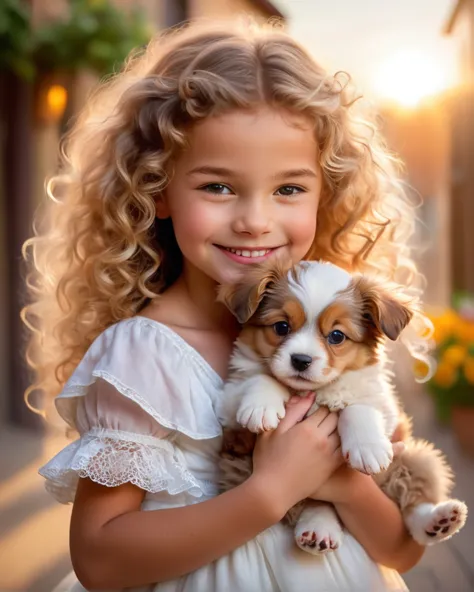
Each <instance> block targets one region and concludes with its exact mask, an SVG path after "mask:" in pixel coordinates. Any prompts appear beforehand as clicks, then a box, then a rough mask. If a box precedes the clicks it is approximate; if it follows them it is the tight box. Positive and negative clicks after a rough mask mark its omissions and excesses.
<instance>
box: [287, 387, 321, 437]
mask: <svg viewBox="0 0 474 592" xmlns="http://www.w3.org/2000/svg"><path fill="white" fill-rule="evenodd" d="M315 396H316V395H315V394H314V393H310V394H309V395H307V396H306V397H298V396H294V397H292V398H291V399H290V400H289V401H288V403H287V405H286V414H285V417H284V418H283V419H282V420H281V421H280V423H279V424H278V427H277V430H279V431H280V432H286V431H287V430H289V429H290V428H292V427H293V426H294V425H296V424H297V423H298V422H300V421H301V420H302V419H303V418H304V416H305V415H306V414H307V413H308V411H309V409H310V407H311V405H312V404H313V403H314V398H315Z"/></svg>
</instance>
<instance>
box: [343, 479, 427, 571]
mask: <svg viewBox="0 0 474 592" xmlns="http://www.w3.org/2000/svg"><path fill="white" fill-rule="evenodd" d="M355 473H356V474H355V475H353V485H352V487H351V488H350V495H349V496H347V497H346V498H345V499H343V500H341V501H339V502H336V503H335V506H336V510H337V513H338V514H339V517H340V518H341V520H342V523H343V524H344V525H345V526H346V528H347V530H348V531H349V532H350V533H351V534H352V535H353V536H354V537H355V538H356V539H357V540H358V541H359V543H360V544H361V545H362V546H363V547H364V549H365V550H366V551H367V553H368V554H369V555H370V556H371V557H372V559H373V560H374V561H376V562H377V563H381V564H382V565H385V566H387V567H391V568H393V569H396V570H397V571H399V572H401V573H403V572H406V571H408V570H409V569H411V568H412V567H414V566H415V565H416V564H417V563H418V561H420V559H421V558H422V556H423V552H424V547H422V546H421V545H419V544H418V543H417V542H415V541H414V540H413V539H412V537H411V536H410V534H409V532H408V530H407V528H406V526H405V523H404V520H403V517H402V514H401V512H400V509H399V507H398V506H397V505H396V504H395V502H393V501H392V500H391V499H390V498H389V497H387V496H386V495H385V493H384V492H383V491H382V490H381V489H380V488H379V487H378V485H377V484H376V483H375V481H374V480H373V479H372V477H369V476H368V475H363V474H362V473H359V472H357V471H355Z"/></svg>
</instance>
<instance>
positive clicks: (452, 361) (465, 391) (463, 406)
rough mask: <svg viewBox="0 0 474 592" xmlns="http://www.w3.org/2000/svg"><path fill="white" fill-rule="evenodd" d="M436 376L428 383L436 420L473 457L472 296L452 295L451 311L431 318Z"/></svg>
mask: <svg viewBox="0 0 474 592" xmlns="http://www.w3.org/2000/svg"><path fill="white" fill-rule="evenodd" d="M431 320H432V321H433V325H434V335H433V338H434V340H435V344H436V350H435V351H436V360H437V368H436V372H435V374H434V375H433V377H432V378H431V380H430V381H429V382H428V389H429V391H430V393H431V395H432V397H433V400H434V402H435V408H436V412H437V416H438V419H439V420H440V421H442V422H444V423H450V424H451V426H452V428H453V431H454V432H455V434H456V436H457V438H458V441H459V443H460V445H461V447H462V448H463V449H464V450H465V451H466V452H468V453H469V454H470V455H472V456H474V296H472V295H470V294H466V293H459V294H456V295H455V297H454V299H453V307H452V308H450V309H448V310H445V311H443V312H441V314H435V315H432V316H431Z"/></svg>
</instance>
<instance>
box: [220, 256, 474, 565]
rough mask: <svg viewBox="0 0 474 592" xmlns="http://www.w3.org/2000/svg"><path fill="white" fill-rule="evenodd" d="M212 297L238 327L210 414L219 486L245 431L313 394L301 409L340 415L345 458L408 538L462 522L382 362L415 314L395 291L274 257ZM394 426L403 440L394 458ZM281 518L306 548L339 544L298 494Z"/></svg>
mask: <svg viewBox="0 0 474 592" xmlns="http://www.w3.org/2000/svg"><path fill="white" fill-rule="evenodd" d="M220 299H221V300H222V301H223V302H225V303H226V305H227V306H228V307H229V308H230V310H231V311H232V312H233V313H234V314H235V316H236V317H237V319H238V320H239V321H240V322H241V323H242V324H243V329H242V332H241V334H240V336H239V338H238V339H237V341H236V344H235V349H234V352H233V355H232V358H231V363H230V376H229V379H228V381H227V383H226V386H225V388H224V393H223V397H222V399H221V401H220V402H219V407H218V410H217V411H218V416H219V418H220V421H221V422H222V424H223V426H224V427H225V430H224V434H225V438H224V449H223V454H222V462H221V469H222V480H221V485H222V489H224V490H225V489H229V488H231V487H234V486H235V485H237V484H238V483H239V482H241V481H243V480H245V478H247V477H248V476H249V474H250V472H251V470H252V469H251V456H250V454H249V452H250V451H251V449H252V447H253V442H254V437H255V436H254V434H256V433H258V432H261V431H263V430H272V429H274V428H276V427H277V425H278V423H279V421H280V419H281V418H283V417H284V415H285V404H286V402H287V401H288V399H289V398H290V396H291V395H292V394H300V395H304V394H306V393H307V392H308V391H316V400H315V403H314V405H313V406H312V408H311V409H310V411H309V414H311V413H313V412H314V411H316V409H317V408H318V407H319V406H326V407H328V408H329V409H330V410H331V411H339V412H340V417H339V424H338V430H339V435H340V438H341V448H342V454H343V455H344V457H345V459H346V460H347V462H348V463H349V464H350V466H352V467H353V468H355V469H358V470H360V471H362V472H365V473H369V474H372V475H374V478H375V479H376V481H377V483H378V484H379V486H380V487H381V488H382V489H383V490H384V491H385V492H386V493H387V495H389V496H390V497H391V498H392V499H393V500H394V501H395V502H396V503H397V504H398V505H399V507H400V508H401V510H402V513H403V516H404V519H405V523H406V525H407V528H408V529H409V531H410V533H411V535H412V536H413V538H414V539H415V540H416V541H418V542H419V543H421V544H422V545H430V544H433V543H436V542H438V541H441V540H445V539H447V538H449V537H450V536H452V535H453V534H454V533H455V532H457V531H458V530H459V529H460V528H461V527H462V526H463V525H464V522H465V520H466V515H467V508H466V506H465V504H464V503H463V502H460V501H458V500H454V499H448V494H449V492H450V490H451V488H452V473H451V469H450V467H449V466H448V465H447V463H446V461H445V460H444V458H443V456H442V454H441V452H439V451H438V450H435V449H434V447H433V445H432V444H429V443H428V442H425V441H421V440H415V439H413V438H412V437H411V425H410V421H409V420H408V418H407V417H406V416H405V415H404V413H403V412H402V411H401V410H400V405H399V402H398V400H397V397H396V396H395V393H394V388H393V386H392V382H391V373H390V371H389V370H388V368H387V364H386V361H385V357H384V348H383V342H384V341H385V339H386V338H389V339H391V340H396V339H397V338H398V336H399V335H400V333H401V332H402V331H403V329H404V328H405V326H406V325H407V324H408V323H409V321H410V319H411V317H412V314H413V313H412V311H411V309H410V305H409V303H408V302H404V300H403V298H402V296H401V295H399V294H397V292H396V291H393V289H387V287H386V286H384V285H383V284H381V283H378V282H376V281H373V280H370V279H368V278H366V277H364V276H360V275H359V276H353V275H351V274H350V273H348V272H346V271H345V270H343V269H341V268H339V267H337V266H335V265H332V264H329V263H324V262H303V263H300V264H298V265H296V266H294V267H292V268H291V269H290V270H289V271H288V267H286V268H285V267H284V266H282V265H281V264H280V263H278V262H277V263H276V264H273V265H271V266H270V267H268V266H266V267H264V268H262V267H261V266H260V267H257V268H256V269H255V270H254V272H253V275H252V274H251V275H250V277H247V278H246V280H245V281H244V282H242V283H240V284H238V285H234V286H227V287H223V288H222V290H221V293H220ZM282 323H286V325H284V324H282ZM287 327H288V328H289V331H288V334H287V335H283V334H282V333H285V332H286V328H287ZM279 333H280V335H279ZM341 333H342V334H343V336H344V337H343V339H341ZM339 341H340V343H334V342H339ZM397 426H399V429H400V428H401V429H402V431H403V432H404V437H403V440H404V442H405V445H406V447H405V451H404V452H403V453H401V454H400V455H399V456H397V457H396V458H395V459H393V452H392V445H391V441H390V437H391V436H392V434H393V433H394V431H395V428H397ZM242 428H244V429H242ZM286 519H287V520H288V522H289V523H290V524H291V525H294V526H295V540H296V543H297V544H298V546H299V547H300V548H302V549H304V550H305V551H308V552H310V553H313V554H320V553H326V552H328V551H331V550H333V549H336V548H337V547H338V546H339V545H340V544H341V542H342V538H343V530H342V527H341V525H340V522H339V520H338V517H337V514H336V512H335V509H334V507H333V506H332V505H331V504H325V503H321V502H314V501H312V500H307V501H305V502H301V503H300V504H298V505H297V506H295V507H294V508H292V509H291V510H290V512H289V513H288V514H287V516H286Z"/></svg>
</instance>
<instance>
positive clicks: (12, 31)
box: [0, 0, 34, 78]
mask: <svg viewBox="0 0 474 592" xmlns="http://www.w3.org/2000/svg"><path fill="white" fill-rule="evenodd" d="M31 45H32V40H31V30H30V11H29V7H27V6H26V5H25V4H23V2H21V0H2V1H1V2H0V70H12V71H13V72H15V73H16V74H17V75H18V76H21V77H23V78H31V77H32V76H33V73H34V66H33V64H32V61H31V58H30V53H31Z"/></svg>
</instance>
